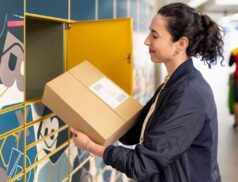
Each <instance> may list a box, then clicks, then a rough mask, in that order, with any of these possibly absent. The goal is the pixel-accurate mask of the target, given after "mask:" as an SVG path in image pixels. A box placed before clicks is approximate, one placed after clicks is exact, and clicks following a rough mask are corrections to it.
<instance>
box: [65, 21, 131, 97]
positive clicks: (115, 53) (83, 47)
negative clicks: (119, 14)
mask: <svg viewBox="0 0 238 182" xmlns="http://www.w3.org/2000/svg"><path fill="white" fill-rule="evenodd" d="M66 36H67V42H66V47H67V49H66V50H67V61H66V67H67V69H70V68H72V67H74V66H76V65H77V64H79V63H81V62H82V61H84V60H88V61H89V62H90V63H91V64H93V65H94V66H95V67H97V68H98V69H99V70H100V71H102V72H103V73H104V74H105V75H106V76H107V77H109V78H110V79H111V80H112V81H114V82H115V83H116V84H118V85H119V86H120V87H121V88H122V89H123V90H125V91H126V92H127V93H129V94H132V89H133V88H132V82H133V81H132V70H133V58H132V55H133V54H132V19H130V18H123V19H113V20H98V21H87V22H74V23H72V24H71V26H69V28H68V29H66Z"/></svg>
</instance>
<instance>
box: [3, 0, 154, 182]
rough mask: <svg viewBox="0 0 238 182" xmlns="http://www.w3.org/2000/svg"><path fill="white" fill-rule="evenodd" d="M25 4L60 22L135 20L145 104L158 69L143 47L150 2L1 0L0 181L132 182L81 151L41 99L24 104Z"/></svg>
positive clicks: (137, 87)
mask: <svg viewBox="0 0 238 182" xmlns="http://www.w3.org/2000/svg"><path fill="white" fill-rule="evenodd" d="M24 2H25V3H26V11H27V12H28V13H36V14H40V15H48V16H52V17H56V18H64V19H68V18H69V15H70V17H71V19H72V20H86V21H87V20H95V19H97V18H98V19H104V18H109V19H110V18H112V17H114V16H115V18H123V17H128V16H130V17H132V18H133V22H134V25H133V27H134V40H133V41H134V43H133V44H134V72H133V77H134V78H133V79H134V96H135V98H136V99H137V100H138V101H139V102H141V103H145V102H146V101H147V100H148V99H149V97H150V96H151V94H152V93H153V90H154V87H153V84H154V83H153V82H154V81H153V78H154V67H153V64H152V63H151V62H150V58H149V57H148V54H146V52H147V49H146V48H145V46H143V41H144V39H145V36H146V34H145V31H146V30H145V29H146V27H145V26H144V25H148V24H149V22H148V21H149V19H150V15H149V14H148V12H152V11H151V6H150V5H148V4H147V3H146V1H145V0H129V1H127V0H121V1H120V0H117V1H113V0H110V3H109V4H106V1H98V2H97V3H96V0H87V1H84V0H71V1H69V0H49V1H47V0H45V1H42V2H39V1H36V0H1V1H0V182H5V181H7V180H9V179H11V180H12V181H17V182H18V181H19V182H23V181H24V182H42V181H50V182H59V181H62V182H63V181H65V182H66V181H67V182H68V181H72V182H75V181H81V182H94V181H98V182H126V181H129V179H128V178H127V177H126V176H125V175H124V174H122V173H120V172H119V171H116V170H114V169H113V168H111V167H110V166H106V165H105V164H104V162H103V159H102V158H100V157H93V156H91V155H90V154H89V153H88V152H86V151H84V150H81V149H78V148H76V147H75V146H74V144H73V142H72V140H71V138H70V137H71V136H70V135H71V134H70V133H69V132H68V126H67V125H65V124H64V122H63V121H62V120H61V119H60V118H59V117H57V116H55V115H54V114H53V113H52V112H51V111H50V110H49V109H48V108H46V107H45V106H44V104H42V103H41V100H40V99H38V100H37V101H36V100H35V101H33V100H31V101H24V92H25V90H24V88H25V85H24V80H25V79H26V78H25V75H24V70H25V68H24V65H25V64H27V60H26V61H25V60H24V54H25V50H24V46H25V45H24V44H25V43H24ZM69 3H71V6H70V8H71V10H69V9H68V5H69ZM59 10H60V11H59ZM61 10H62V11H61ZM68 11H70V12H68ZM105 12H106V14H105ZM147 16H148V18H147ZM61 65H62V64H61ZM28 76H30V75H28ZM33 99H34V98H33ZM118 144H119V143H116V144H115V145H118Z"/></svg>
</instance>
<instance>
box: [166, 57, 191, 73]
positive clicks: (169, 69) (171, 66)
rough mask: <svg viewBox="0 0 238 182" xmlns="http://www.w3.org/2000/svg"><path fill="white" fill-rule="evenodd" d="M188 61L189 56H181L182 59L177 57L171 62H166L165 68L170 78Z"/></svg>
mask: <svg viewBox="0 0 238 182" xmlns="http://www.w3.org/2000/svg"><path fill="white" fill-rule="evenodd" d="M187 60H188V56H180V57H176V58H175V59H173V60H171V61H169V62H166V63H165V67H166V69H167V72H168V76H169V77H170V76H171V75H172V74H173V72H174V71H175V70H176V69H177V68H178V67H179V65H181V64H182V63H184V62H185V61H187Z"/></svg>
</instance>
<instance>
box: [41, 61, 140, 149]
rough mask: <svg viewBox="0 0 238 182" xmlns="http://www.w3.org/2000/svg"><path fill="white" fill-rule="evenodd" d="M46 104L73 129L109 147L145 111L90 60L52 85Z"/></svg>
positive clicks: (46, 93) (44, 96)
mask: <svg viewBox="0 0 238 182" xmlns="http://www.w3.org/2000/svg"><path fill="white" fill-rule="evenodd" d="M42 102H43V103H44V104H45V105H46V106H47V107H49V108H50V109H51V110H52V111H53V112H54V113H55V114H56V115H58V116H59V117H60V118H61V119H62V120H63V121H64V122H65V123H66V124H68V125H69V126H70V127H73V128H76V129H77V130H80V131H82V132H84V133H85V134H86V135H88V136H89V137H90V138H91V139H92V140H94V141H95V142H96V143H98V144H101V145H105V146H107V145H109V144H112V143H114V142H115V141H116V140H118V139H119V138H120V137H121V136H122V135H123V134H125V133H126V132H127V131H128V130H129V129H130V128H131V127H132V126H133V125H134V123H135V121H136V119H137V117H138V115H139V113H140V110H141V109H142V106H141V105H140V104H139V103H138V102H137V101H135V100H134V99H133V98H132V97H130V96H129V95H127V94H126V93H125V92H124V91H123V90H122V89H120V88H119V87H118V86H117V85H115V84H114V83H113V82H112V81H110V80H109V79H108V78H107V77H106V76H105V75H103V73H101V72H100V71H99V70H97V69H96V68H95V67H94V66H93V65H91V64H90V63H89V62H87V61H84V62H82V63H81V64H79V65H77V66H75V67H74V68H72V69H70V70H68V71H67V72H65V73H63V74H62V75H60V76H58V77H57V78H55V79H53V80H51V81H50V82H48V83H47V84H46V85H45V90H44V94H43V98H42Z"/></svg>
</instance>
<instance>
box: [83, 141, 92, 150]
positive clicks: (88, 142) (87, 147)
mask: <svg viewBox="0 0 238 182" xmlns="http://www.w3.org/2000/svg"><path fill="white" fill-rule="evenodd" d="M90 143H92V140H88V141H87V143H86V144H85V147H84V150H86V151H88V152H90V151H89V145H90Z"/></svg>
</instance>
